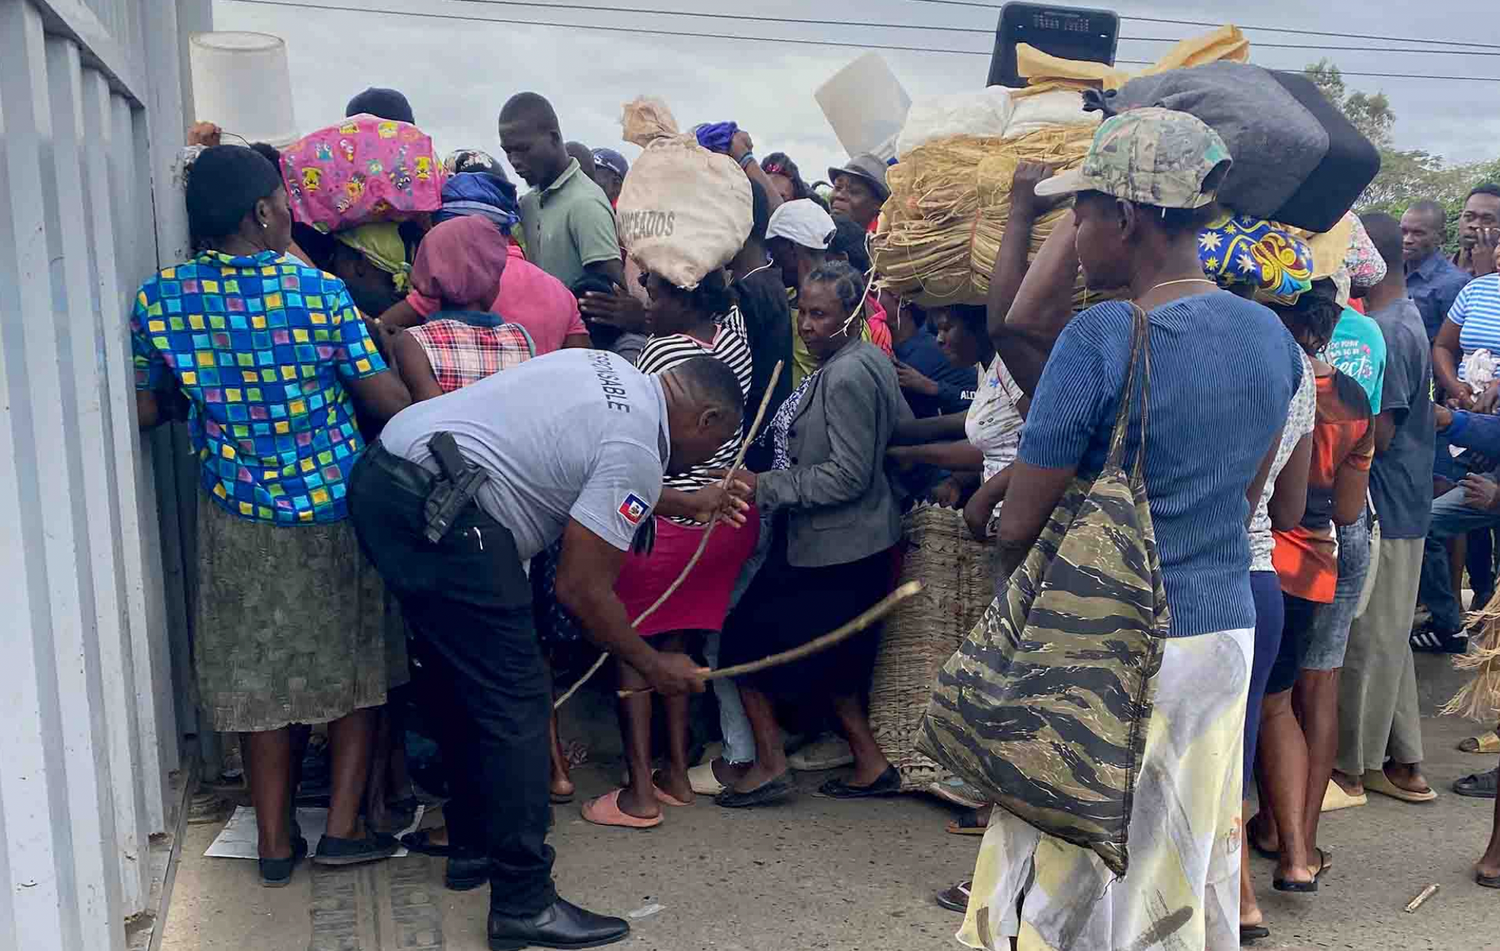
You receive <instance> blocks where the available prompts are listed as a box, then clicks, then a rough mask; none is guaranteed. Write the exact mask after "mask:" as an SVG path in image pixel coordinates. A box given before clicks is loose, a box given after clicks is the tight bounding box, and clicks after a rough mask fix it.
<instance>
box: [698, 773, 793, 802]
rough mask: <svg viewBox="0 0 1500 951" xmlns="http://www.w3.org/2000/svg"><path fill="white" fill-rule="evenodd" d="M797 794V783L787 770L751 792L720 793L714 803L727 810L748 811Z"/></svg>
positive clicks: (731, 790) (728, 790)
mask: <svg viewBox="0 0 1500 951" xmlns="http://www.w3.org/2000/svg"><path fill="white" fill-rule="evenodd" d="M796 792H797V782H796V780H794V779H792V771H791V770H787V771H786V772H784V773H782V774H781V775H780V776H777V777H776V778H775V779H773V780H770V781H769V782H764V783H761V784H760V785H759V786H757V787H755V788H754V789H752V790H750V791H749V792H742V793H741V792H735V791H734V790H733V789H726V790H724V791H723V792H721V793H719V795H718V798H716V799H715V800H714V802H716V803H718V804H719V805H721V806H723V807H724V808H725V809H748V808H750V807H751V806H768V805H770V804H771V803H775V802H781V801H782V800H784V799H790V798H792V796H794V795H795V794H796Z"/></svg>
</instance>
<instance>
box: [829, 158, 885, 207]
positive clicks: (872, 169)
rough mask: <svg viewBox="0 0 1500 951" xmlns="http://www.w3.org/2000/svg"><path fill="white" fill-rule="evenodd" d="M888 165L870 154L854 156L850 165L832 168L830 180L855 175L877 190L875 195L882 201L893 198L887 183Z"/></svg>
mask: <svg viewBox="0 0 1500 951" xmlns="http://www.w3.org/2000/svg"><path fill="white" fill-rule="evenodd" d="M885 169H886V164H885V163H884V162H882V161H881V160H880V159H878V158H876V157H875V156H874V155H872V154H871V153H869V152H864V153H861V154H859V155H856V156H854V158H852V159H850V160H849V164H847V165H845V166H844V167H843V168H830V169H829V170H828V180H829V181H835V180H837V179H838V177H839V176H840V175H853V176H856V177H857V178H862V179H864V181H865V183H866V184H868V185H869V186H870V187H871V188H873V189H874V190H875V195H876V197H877V198H879V199H880V200H881V201H885V200H886V199H887V198H889V197H891V190H890V188H889V187H888V186H887V185H886V183H885Z"/></svg>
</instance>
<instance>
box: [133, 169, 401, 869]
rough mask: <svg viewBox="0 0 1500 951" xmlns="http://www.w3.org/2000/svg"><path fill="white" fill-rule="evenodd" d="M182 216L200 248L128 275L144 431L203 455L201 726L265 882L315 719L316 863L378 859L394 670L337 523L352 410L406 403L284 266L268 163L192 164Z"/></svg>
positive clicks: (384, 627)
mask: <svg viewBox="0 0 1500 951" xmlns="http://www.w3.org/2000/svg"><path fill="white" fill-rule="evenodd" d="M187 206H188V218H189V223H190V225H191V227H192V230H193V234H194V237H195V239H197V240H198V241H199V246H200V247H203V248H205V250H204V251H202V252H201V253H200V254H198V255H197V256H196V257H194V258H193V259H192V260H190V261H187V262H185V263H183V264H179V265H177V266H175V267H169V268H165V269H164V270H162V271H161V272H159V273H158V274H156V275H155V276H154V277H152V278H150V279H149V280H147V281H146V282H145V283H144V284H142V285H141V288H140V292H139V293H138V294H137V295H136V301H135V312H134V314H133V316H132V317H131V321H130V327H131V340H132V350H133V353H134V360H135V373H136V405H137V408H138V410H139V415H140V424H141V426H142V428H149V427H151V426H155V425H157V424H158V423H160V422H164V421H166V420H168V419H173V418H181V419H183V420H185V421H186V422H187V425H188V431H189V433H190V434H191V436H192V443H193V447H194V449H195V450H196V451H197V454H198V459H199V462H200V468H201V475H200V484H201V486H202V488H203V491H202V493H200V494H199V497H198V500H199V501H198V516H197V521H198V566H197V567H198V585H197V595H196V604H195V607H194V611H195V618H196V623H195V625H194V645H193V653H194V661H195V665H196V668H197V676H198V687H199V692H200V702H201V705H202V709H203V711H204V714H205V715H206V716H207V717H208V718H209V720H210V721H211V723H212V727H213V729H215V730H219V731H221V732H239V733H241V734H242V737H241V747H242V749H243V752H244V757H245V767H246V773H247V774H248V776H249V781H250V792H251V799H252V801H253V802H254V805H255V811H256V819H257V822H258V824H259V829H260V856H261V862H260V869H261V881H262V884H265V885H272V886H275V885H285V884H286V883H287V882H288V881H289V880H290V878H291V874H292V869H293V867H294V866H295V865H296V862H297V861H298V859H300V858H302V857H303V856H304V855H305V854H306V852H307V843H306V841H304V840H303V839H302V838H301V836H300V834H299V832H298V830H297V828H296V822H295V819H293V809H292V794H293V790H294V789H295V785H296V770H295V765H296V764H299V763H300V762H301V758H302V755H301V751H300V749H299V747H300V745H301V743H299V742H296V740H295V739H294V733H295V734H296V736H297V738H299V739H300V740H301V741H302V742H304V743H305V741H306V737H307V731H306V729H305V728H303V729H297V730H295V731H294V730H293V729H292V727H294V726H297V727H304V726H305V725H306V724H312V723H327V724H329V738H330V742H331V747H332V750H333V790H332V796H333V801H332V808H331V809H330V811H329V816H328V833H329V834H328V835H327V836H325V837H324V838H323V840H322V841H321V842H320V843H319V845H318V852H317V855H316V856H315V857H314V860H315V861H319V862H324V863H326V864H334V865H343V864H350V863H351V862H359V861H366V860H368V859H373V858H384V857H386V856H388V855H390V853H391V852H392V851H393V848H394V847H393V845H392V844H390V843H388V842H384V841H377V840H376V839H375V838H374V837H372V836H370V835H369V834H368V833H364V832H361V831H360V829H359V803H360V799H361V798H362V796H363V793H364V786H365V777H366V775H367V773H368V770H369V757H370V750H371V741H372V739H373V727H374V722H375V708H376V707H378V706H380V705H381V704H383V703H384V702H385V699H386V690H387V688H388V687H390V686H393V685H395V684H398V683H401V682H404V680H405V678H406V667H405V655H404V644H403V643H402V641H401V640H400V638H399V634H398V635H397V636H395V637H387V631H388V630H390V631H391V632H392V633H393V634H396V633H397V632H398V631H399V620H397V621H396V622H395V624H394V625H392V623H391V619H388V618H387V617H386V613H385V598H384V589H383V588H382V586H381V584H380V580H379V578H378V576H377V575H376V573H375V570H374V569H373V568H372V567H371V566H370V565H369V563H368V562H367V561H366V560H365V558H364V556H363V555H362V554H361V553H360V551H359V546H358V543H357V541H356V540H355V536H354V530H353V529H352V528H351V527H350V526H349V522H348V520H347V518H346V512H345V502H344V492H345V483H346V479H347V476H348V473H349V471H350V469H351V468H352V467H353V465H354V461H355V459H356V458H357V457H358V455H359V453H360V451H361V450H362V449H363V448H364V442H363V440H362V439H361V437H360V434H359V430H358V428H357V427H356V425H355V422H354V401H356V400H357V401H358V402H359V403H360V404H361V406H362V408H363V409H364V410H366V411H367V412H368V413H369V414H370V415H371V416H372V417H374V418H376V419H379V420H382V421H383V420H385V419H389V418H390V417H391V416H393V415H395V414H396V413H397V412H398V411H400V410H401V409H402V408H404V407H405V406H406V405H407V404H408V403H409V402H410V401H411V398H410V396H409V395H408V394H407V391H406V387H405V386H404V385H403V384H402V383H401V381H400V378H399V377H398V376H397V375H396V374H395V373H392V372H389V371H388V370H387V369H386V365H385V363H384V362H383V361H382V359H381V357H380V354H379V353H378V352H377V351H376V349H375V345H374V342H373V341H371V339H370V337H369V334H368V333H367V331H366V330H365V325H364V321H362V320H360V319H359V316H358V314H357V313H356V312H355V310H354V305H353V303H352V302H351V301H350V299H349V294H348V291H347V290H346V289H345V288H344V285H343V284H342V283H341V282H340V281H339V280H338V279H336V278H334V277H331V276H330V275H327V274H324V273H323V272H321V271H319V270H317V269H316V268H312V267H308V266H307V265H305V264H303V263H302V262H301V261H298V260H297V259H296V258H293V257H289V256H287V254H286V249H287V247H288V245H289V244H290V243H291V225H292V221H291V211H290V208H289V207H288V205H287V196H286V190H285V189H284V187H283V186H282V182H281V176H280V173H279V172H278V171H277V170H276V168H275V166H273V165H272V164H271V163H270V162H269V161H267V160H266V159H265V158H264V157H262V156H261V155H259V154H258V153H256V152H254V151H252V150H250V149H247V148H243V147H240V146H232V145H231V146H215V147H213V148H210V149H207V150H205V151H204V152H203V153H202V154H201V155H200V156H199V157H198V159H197V161H196V162H195V163H194V164H193V166H192V168H191V171H190V177H189V179H188V184H187Z"/></svg>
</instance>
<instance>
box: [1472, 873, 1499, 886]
mask: <svg viewBox="0 0 1500 951" xmlns="http://www.w3.org/2000/svg"><path fill="white" fill-rule="evenodd" d="M1474 884H1476V885H1481V886H1483V887H1485V888H1500V875H1481V874H1479V873H1478V872H1475V873H1474Z"/></svg>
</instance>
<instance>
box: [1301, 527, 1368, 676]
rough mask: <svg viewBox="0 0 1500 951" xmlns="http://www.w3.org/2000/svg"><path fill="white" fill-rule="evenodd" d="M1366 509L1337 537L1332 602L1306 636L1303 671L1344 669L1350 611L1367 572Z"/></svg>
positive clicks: (1363, 585)
mask: <svg viewBox="0 0 1500 951" xmlns="http://www.w3.org/2000/svg"><path fill="white" fill-rule="evenodd" d="M1369 517H1370V513H1369V510H1368V509H1366V510H1365V514H1363V515H1361V516H1360V517H1359V521H1357V522H1355V523H1354V524H1353V525H1344V526H1342V527H1341V528H1339V530H1338V535H1339V583H1338V588H1337V589H1336V593H1335V594H1334V596H1333V603H1332V604H1329V605H1327V606H1326V607H1325V608H1324V609H1323V610H1321V611H1319V612H1318V615H1317V617H1316V618H1314V619H1313V625H1312V630H1311V631H1310V632H1309V633H1308V638H1307V651H1306V653H1305V654H1303V657H1302V669H1303V670H1338V669H1339V668H1340V667H1343V666H1344V652H1345V650H1346V649H1347V648H1348V647H1349V626H1350V625H1351V624H1353V623H1354V609H1355V608H1357V607H1359V596H1360V594H1361V593H1362V592H1363V591H1364V588H1365V576H1366V575H1368V574H1369V573H1370V523H1369V521H1368V519H1369Z"/></svg>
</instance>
